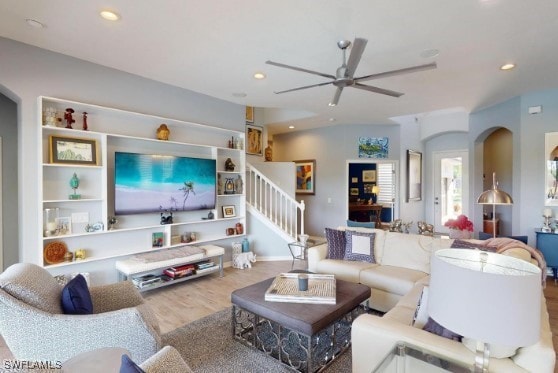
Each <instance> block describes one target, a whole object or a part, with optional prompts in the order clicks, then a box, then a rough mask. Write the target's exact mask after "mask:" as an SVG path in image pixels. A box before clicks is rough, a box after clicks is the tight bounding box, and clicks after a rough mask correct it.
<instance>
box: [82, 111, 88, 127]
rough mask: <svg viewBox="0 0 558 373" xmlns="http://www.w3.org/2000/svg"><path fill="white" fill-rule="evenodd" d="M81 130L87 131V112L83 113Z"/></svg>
mask: <svg viewBox="0 0 558 373" xmlns="http://www.w3.org/2000/svg"><path fill="white" fill-rule="evenodd" d="M83 130H84V131H87V112H85V111H84V112H83Z"/></svg>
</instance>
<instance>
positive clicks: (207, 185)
mask: <svg viewBox="0 0 558 373" xmlns="http://www.w3.org/2000/svg"><path fill="white" fill-rule="evenodd" d="M215 174H216V161H215V159H205V158H191V157H177V156H167V155H156V154H137V153H125V152H115V153H114V184H115V187H114V213H115V214H116V215H129V214H144V213H150V212H164V211H194V210H208V209H214V208H215V199H216V191H215V189H216V187H215V186H216V176H215Z"/></svg>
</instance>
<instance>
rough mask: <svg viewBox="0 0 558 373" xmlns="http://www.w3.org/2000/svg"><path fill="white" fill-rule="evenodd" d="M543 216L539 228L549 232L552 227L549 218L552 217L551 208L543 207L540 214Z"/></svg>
mask: <svg viewBox="0 0 558 373" xmlns="http://www.w3.org/2000/svg"><path fill="white" fill-rule="evenodd" d="M542 216H543V218H544V223H543V227H542V228H541V232H546V233H548V232H551V231H552V229H551V228H550V219H551V218H552V209H550V208H545V209H544V210H543V214H542Z"/></svg>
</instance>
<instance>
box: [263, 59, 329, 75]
mask: <svg viewBox="0 0 558 373" xmlns="http://www.w3.org/2000/svg"><path fill="white" fill-rule="evenodd" d="M265 63H266V64H268V65H273V66H277V67H284V68H285V69H291V70H295V71H302V72H303V73H308V74H314V75H319V76H323V77H324V78H330V79H335V76H334V75H330V74H324V73H320V72H318V71H313V70H308V69H303V68H302V67H296V66H291V65H285V64H284V63H279V62H273V61H265Z"/></svg>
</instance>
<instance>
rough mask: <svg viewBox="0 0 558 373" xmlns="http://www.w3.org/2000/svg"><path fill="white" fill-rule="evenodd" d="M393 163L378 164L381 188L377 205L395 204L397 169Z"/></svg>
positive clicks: (378, 182) (378, 179) (378, 181)
mask: <svg viewBox="0 0 558 373" xmlns="http://www.w3.org/2000/svg"><path fill="white" fill-rule="evenodd" d="M394 167H395V166H394V164H393V163H391V162H390V163H378V164H377V184H378V187H379V188H380V193H379V194H378V199H377V203H379V204H384V203H386V204H388V203H389V204H392V203H393V202H395V168H394Z"/></svg>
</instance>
